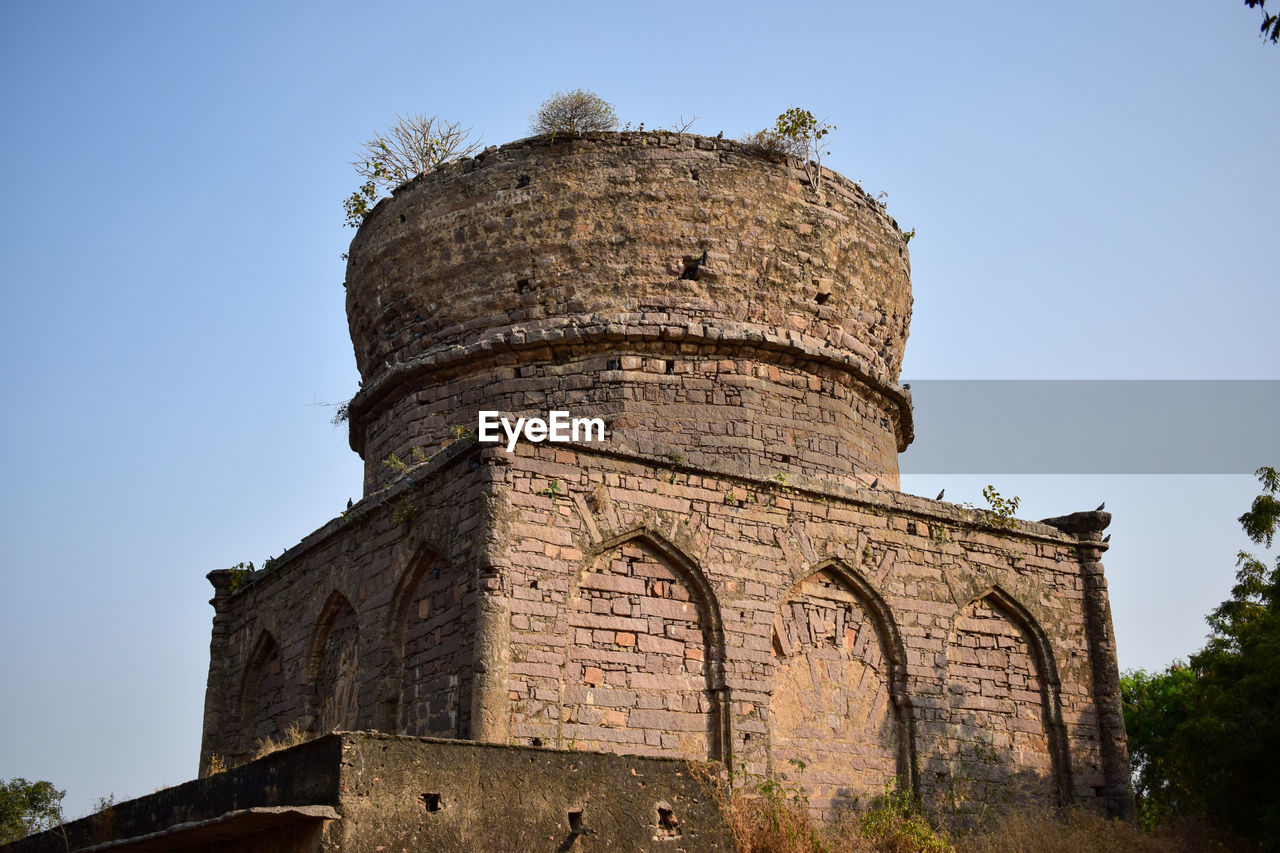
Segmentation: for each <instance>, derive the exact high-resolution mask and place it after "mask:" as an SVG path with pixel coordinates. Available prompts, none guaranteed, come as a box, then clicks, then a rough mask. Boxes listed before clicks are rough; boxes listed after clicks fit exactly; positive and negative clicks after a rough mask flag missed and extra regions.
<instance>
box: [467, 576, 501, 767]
mask: <svg viewBox="0 0 1280 853" xmlns="http://www.w3.org/2000/svg"><path fill="white" fill-rule="evenodd" d="M510 648H511V615H510V613H509V612H508V611H507V607H506V603H505V600H504V597H503V594H502V576H501V575H500V574H498V573H496V572H494V573H485V572H481V574H480V589H479V593H478V595H477V596H476V640H475V678H474V681H473V682H472V687H471V739H472V740H478V741H481V742H483V743H508V742H509V741H510V739H511V701H510V698H509V695H508V687H507V675H508V670H507V662H508V657H509V650H510Z"/></svg>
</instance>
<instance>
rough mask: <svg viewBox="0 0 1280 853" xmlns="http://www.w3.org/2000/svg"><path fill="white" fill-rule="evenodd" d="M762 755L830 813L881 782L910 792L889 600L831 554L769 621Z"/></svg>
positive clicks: (907, 725) (907, 722) (901, 677)
mask: <svg viewBox="0 0 1280 853" xmlns="http://www.w3.org/2000/svg"><path fill="white" fill-rule="evenodd" d="M772 650H773V656H774V661H775V662H774V671H773V684H774V687H773V695H772V698H771V700H770V705H769V749H770V763H771V765H772V767H773V768H774V770H775V772H779V773H789V764H790V763H791V762H793V761H803V762H804V763H805V770H804V773H803V774H802V775H801V776H800V777H799V779H800V782H801V784H803V785H804V786H805V788H806V792H807V795H808V797H809V802H810V804H811V805H812V806H813V807H815V808H817V809H820V810H822V811H823V812H831V813H837V812H840V811H843V810H847V809H850V808H861V807H865V806H867V805H869V804H870V802H871V800H872V799H873V798H874V797H876V796H877V795H880V794H883V793H884V791H885V787H886V786H887V785H893V786H895V787H896V788H897V789H898V790H900V791H907V792H910V793H912V794H913V795H914V794H915V793H916V791H917V776H916V771H915V755H914V747H913V744H914V743H915V738H914V721H913V719H912V715H911V707H910V703H909V702H908V701H907V690H906V652H905V650H904V648H903V644H902V638H901V636H900V635H899V633H898V629H897V626H896V625H895V624H894V621H893V618H892V615H891V613H890V611H889V607H888V605H887V604H886V603H885V601H884V599H882V598H881V597H880V595H879V593H877V592H876V591H875V589H874V588H873V587H872V586H871V585H870V584H869V583H868V582H867V581H866V579H865V578H863V577H862V575H861V574H860V573H859V572H858V571H857V570H855V569H853V568H851V567H849V566H847V565H845V564H844V563H842V562H840V561H829V562H827V563H825V564H824V565H822V566H820V567H818V568H817V569H816V570H815V571H813V572H812V573H810V574H809V575H807V576H806V577H804V578H803V579H801V580H800V581H799V582H797V583H796V584H794V585H793V586H792V587H791V589H790V590H788V592H787V593H786V595H784V596H783V598H782V601H781V602H780V605H779V607H778V610H777V612H776V614H775V618H774V621H773V631H772Z"/></svg>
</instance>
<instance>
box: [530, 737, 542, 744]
mask: <svg viewBox="0 0 1280 853" xmlns="http://www.w3.org/2000/svg"><path fill="white" fill-rule="evenodd" d="M529 745H530V746H542V738H540V737H536V738H534V739H533V740H531V741H529Z"/></svg>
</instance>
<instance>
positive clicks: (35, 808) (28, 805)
mask: <svg viewBox="0 0 1280 853" xmlns="http://www.w3.org/2000/svg"><path fill="white" fill-rule="evenodd" d="M66 793H67V792H66V791H59V790H58V789H57V788H55V787H53V784H52V783H50V782H28V781H27V780H26V779H21V778H14V779H10V780H8V781H7V782H3V783H0V842H7V841H17V840H18V839H19V838H25V837H26V836H28V835H30V834H31V833H33V832H40V831H42V830H45V829H49V828H51V827H54V826H57V825H58V824H60V823H61V822H62V798H63V797H64V796H65V795H66Z"/></svg>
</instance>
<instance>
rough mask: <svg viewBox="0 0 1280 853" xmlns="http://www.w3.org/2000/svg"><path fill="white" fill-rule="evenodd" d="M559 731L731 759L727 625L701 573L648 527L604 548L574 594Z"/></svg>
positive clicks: (585, 742) (595, 743) (622, 747)
mask: <svg viewBox="0 0 1280 853" xmlns="http://www.w3.org/2000/svg"><path fill="white" fill-rule="evenodd" d="M565 618H566V628H567V631H568V632H569V637H568V641H569V642H568V643H567V648H566V652H565V662H564V664H563V666H562V667H561V669H560V685H559V688H560V689H559V696H560V709H559V713H560V719H559V730H558V732H557V735H558V737H559V738H561V739H562V742H572V743H575V744H576V745H577V746H578V747H580V748H584V749H592V750H598V751H602V752H620V753H630V754H652V755H670V756H680V757H685V758H691V759H697V760H705V759H708V758H712V759H718V760H720V761H724V762H725V763H726V764H727V763H729V762H730V759H731V756H730V749H729V743H730V739H729V713H728V708H729V700H728V689H727V688H726V687H725V677H724V670H725V668H724V659H725V647H724V625H723V622H722V621H721V618H720V609H719V606H718V604H717V602H716V595H715V592H714V590H713V589H712V587H711V584H710V583H709V582H708V581H707V579H706V577H705V576H704V575H703V573H702V571H701V570H700V569H699V568H698V567H697V565H696V564H695V563H694V562H693V561H692V560H691V559H690V558H689V557H688V556H686V555H685V554H684V553H683V552H682V551H681V550H680V549H679V548H678V547H676V546H675V545H673V544H671V543H670V542H668V541H667V540H666V539H665V538H663V537H662V536H661V535H659V534H657V533H654V532H652V531H648V530H632V531H629V532H627V533H624V534H621V535H618V536H614V537H612V538H610V539H607V540H605V541H603V542H602V543H600V545H599V546H597V548H595V549H594V551H593V553H592V554H591V555H590V556H589V557H588V558H587V559H586V560H585V561H584V565H583V567H582V569H581V570H580V571H579V572H578V574H577V576H576V577H575V578H574V580H573V583H572V585H571V587H570V589H569V594H568V598H567V602H566V608H565Z"/></svg>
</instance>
